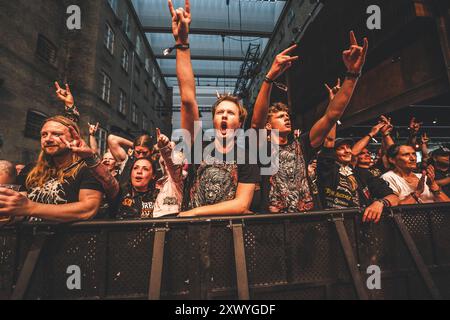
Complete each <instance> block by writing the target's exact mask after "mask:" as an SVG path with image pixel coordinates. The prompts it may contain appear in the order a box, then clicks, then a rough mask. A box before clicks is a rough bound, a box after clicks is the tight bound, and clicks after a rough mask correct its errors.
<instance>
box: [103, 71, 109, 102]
mask: <svg viewBox="0 0 450 320" xmlns="http://www.w3.org/2000/svg"><path fill="white" fill-rule="evenodd" d="M101 97H102V99H103V100H104V101H105V102H107V103H109V102H110V99H111V78H110V77H109V76H108V75H107V74H106V72H102V87H101Z"/></svg>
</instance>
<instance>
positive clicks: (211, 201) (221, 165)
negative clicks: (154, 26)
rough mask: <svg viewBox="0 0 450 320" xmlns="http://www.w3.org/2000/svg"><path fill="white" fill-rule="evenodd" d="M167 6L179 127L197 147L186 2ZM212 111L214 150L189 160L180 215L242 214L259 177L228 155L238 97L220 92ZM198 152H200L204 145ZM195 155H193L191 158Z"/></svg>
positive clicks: (239, 119)
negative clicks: (178, 97) (178, 98)
mask: <svg viewBox="0 0 450 320" xmlns="http://www.w3.org/2000/svg"><path fill="white" fill-rule="evenodd" d="M169 8H170V13H171V15H172V31H173V36H174V38H175V41H176V46H175V47H174V49H176V51H177V53H176V54H177V61H176V65H177V66H176V71H177V78H178V83H179V86H180V94H181V127H182V128H183V129H185V130H186V131H187V132H189V134H190V138H188V139H187V140H188V141H186V142H187V143H188V144H189V145H190V146H193V148H192V149H193V150H196V147H199V144H200V143H201V142H198V141H197V140H199V139H198V137H199V136H200V135H201V130H198V129H197V128H196V126H195V124H196V122H198V121H199V119H200V117H199V110H198V104H197V100H196V92H195V78H194V73H193V70H192V62H191V53H190V50H189V39H188V38H189V26H190V23H191V12H190V5H189V1H186V7H185V9H183V8H180V9H177V10H175V9H174V7H173V4H172V2H171V1H169ZM212 112H213V123H214V129H215V130H216V131H215V137H214V138H215V139H214V142H213V143H214V148H212V149H215V150H216V152H215V154H209V155H208V154H205V155H204V156H203V155H202V157H201V158H202V159H201V160H202V161H201V163H194V162H192V164H191V165H190V168H189V171H190V173H189V177H188V181H187V183H186V185H185V188H186V192H185V197H184V198H185V199H184V200H185V203H184V206H183V207H184V209H185V210H187V211H185V212H182V213H180V215H179V216H181V217H190V216H201V215H233V214H244V213H246V212H248V210H249V208H250V204H251V202H252V198H253V194H254V191H255V186H256V184H257V183H258V182H259V180H260V176H259V167H258V166H257V164H256V163H255V164H253V165H252V164H248V163H247V164H246V163H245V161H244V163H242V162H241V161H237V160H239V159H237V158H235V157H234V156H232V153H233V151H235V152H234V153H235V154H237V153H238V147H237V145H236V143H235V141H234V139H233V135H234V130H236V129H239V128H241V127H242V125H243V124H244V121H245V118H246V116H247V111H246V110H245V108H244V107H243V106H242V105H241V103H240V101H239V99H238V98H236V97H233V96H229V95H226V96H222V97H220V98H219V100H218V101H217V102H216V103H215V104H214V106H213V109H212ZM194 142H196V144H195V143H194ZM224 142H225V143H224ZM244 149H245V148H244ZM198 151H199V150H197V152H198ZM201 151H202V153H203V151H204V148H201ZM193 153H194V152H193ZM244 153H245V150H244ZM227 155H228V156H227ZM198 156H199V155H197V157H196V155H195V154H193V158H199V157H198Z"/></svg>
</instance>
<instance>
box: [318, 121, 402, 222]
mask: <svg viewBox="0 0 450 320" xmlns="http://www.w3.org/2000/svg"><path fill="white" fill-rule="evenodd" d="M352 146H353V141H352V140H351V139H336V127H334V128H333V130H331V132H330V133H329V135H328V136H327V138H326V141H325V143H324V147H323V148H322V150H321V152H320V154H319V157H318V161H317V174H318V185H319V193H320V197H321V201H322V205H323V207H324V208H325V209H344V208H352V207H367V208H366V210H365V212H364V216H363V221H375V222H378V221H379V220H380V218H381V214H382V212H383V209H384V208H385V207H390V206H396V205H397V204H398V203H399V199H398V197H397V196H396V195H395V194H394V192H393V191H392V190H391V188H389V186H388V184H387V183H386V182H385V181H384V180H382V179H381V178H379V177H376V176H374V175H373V174H371V173H370V172H369V171H368V170H367V169H362V168H358V167H356V168H354V167H353V166H352V157H353V154H352Z"/></svg>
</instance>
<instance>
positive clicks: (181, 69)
mask: <svg viewBox="0 0 450 320" xmlns="http://www.w3.org/2000/svg"><path fill="white" fill-rule="evenodd" d="M169 10H170V14H171V15H172V33H173V37H174V38H175V43H176V46H177V61H176V72H177V79H178V85H179V87H180V96H181V127H182V128H183V129H186V130H188V131H189V133H190V135H191V142H192V141H194V139H195V135H196V134H198V132H194V122H195V121H199V119H200V114H199V111H198V104H197V98H196V92H195V77H194V71H193V69H192V62H191V50H190V49H189V48H188V46H189V26H190V24H191V20H192V19H191V6H190V2H189V0H185V9H183V8H179V9H177V10H175V9H174V7H173V3H172V1H171V0H169Z"/></svg>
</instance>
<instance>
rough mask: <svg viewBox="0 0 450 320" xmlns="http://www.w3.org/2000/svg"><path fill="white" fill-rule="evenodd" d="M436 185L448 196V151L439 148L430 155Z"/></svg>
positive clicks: (449, 192) (449, 183) (449, 157)
mask: <svg viewBox="0 0 450 320" xmlns="http://www.w3.org/2000/svg"><path fill="white" fill-rule="evenodd" d="M431 156H432V160H433V163H432V164H433V166H434V172H435V174H436V183H437V184H438V185H439V186H441V187H442V191H444V193H445V194H447V195H450V161H449V159H450V150H449V149H447V148H442V147H441V148H439V149H437V150H434V151H433V153H432V155H431Z"/></svg>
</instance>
